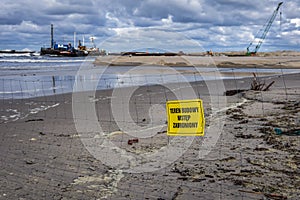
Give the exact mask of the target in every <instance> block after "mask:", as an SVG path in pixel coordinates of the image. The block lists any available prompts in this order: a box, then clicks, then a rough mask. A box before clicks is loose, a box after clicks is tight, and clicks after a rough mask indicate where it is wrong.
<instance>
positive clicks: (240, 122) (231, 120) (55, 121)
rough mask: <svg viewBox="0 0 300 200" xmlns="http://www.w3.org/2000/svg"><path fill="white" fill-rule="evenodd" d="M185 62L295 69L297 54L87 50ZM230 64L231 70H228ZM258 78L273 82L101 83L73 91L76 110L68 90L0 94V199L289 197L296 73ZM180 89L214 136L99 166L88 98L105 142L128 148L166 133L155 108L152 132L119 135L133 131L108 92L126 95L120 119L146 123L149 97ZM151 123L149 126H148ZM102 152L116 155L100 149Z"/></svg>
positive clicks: (293, 187)
mask: <svg viewBox="0 0 300 200" xmlns="http://www.w3.org/2000/svg"><path fill="white" fill-rule="evenodd" d="M212 61H213V62H212ZM190 63H192V64H193V65H195V66H205V67H209V66H211V65H214V64H215V66H217V67H224V68H227V67H228V68H241V67H244V68H251V67H252V68H272V69H273V68H274V69H275V68H279V69H284V68H289V69H299V68H300V59H299V56H281V57H280V56H279V57H272V56H271V57H231V58H230V57H222V56H220V57H214V58H213V59H211V58H210V57H203V58H202V59H195V58H194V57H189V58H186V57H143V58H141V57H129V56H126V57H111V56H107V57H99V58H97V59H96V61H95V67H96V68H97V67H99V65H106V64H109V65H110V66H114V65H124V66H128V65H131V66H135V65H164V66H174V65H175V66H183V67H184V66H190ZM145 73H146V69H145ZM230 73H233V74H234V70H233V71H232V72H230ZM236 75H237V76H238V74H236ZM259 79H260V81H262V82H263V81H265V82H266V83H271V82H272V81H275V82H274V84H273V85H272V86H271V87H270V90H268V91H253V90H250V86H251V83H253V77H252V75H250V76H248V77H246V78H238V79H234V80H233V79H225V80H216V81H213V80H210V81H211V82H209V83H208V82H207V81H206V82H205V81H196V82H191V83H189V84H183V83H167V84H165V86H161V85H159V84H158V85H144V86H140V87H135V89H134V90H133V89H132V88H131V87H124V88H119V89H106V90H99V91H97V92H96V93H95V95H94V94H92V95H91V93H90V92H86V93H85V92H82V93H81V94H80V95H81V97H82V99H79V100H80V101H79V100H78V102H79V104H78V105H82V106H81V107H77V108H76V109H79V110H77V111H79V112H81V114H82V118H80V119H76V117H75V116H74V102H73V99H72V98H74V96H73V95H74V94H72V93H67V94H56V95H52V96H42V97H37V98H26V99H2V100H1V103H0V106H1V110H0V116H1V118H0V130H1V132H0V149H1V151H0V152H1V162H0V174H1V179H0V199H177V200H179V199H298V198H299V196H300V191H299V187H300V170H299V165H300V153H299V152H300V138H299V137H300V133H299V131H300V123H299V118H300V101H299V100H300V74H299V73H292V74H282V73H272V74H259ZM218 81H222V84H224V88H225V92H226V91H238V92H233V93H232V94H230V96H226V95H225V93H222V94H220V93H218V92H215V93H214V92H212V91H210V90H209V88H208V85H209V84H212V85H214V84H217V82H218ZM166 86H167V87H166ZM170 88H171V89H170ZM186 88H190V89H193V90H194V91H195V93H196V94H197V95H198V97H199V98H201V99H202V100H203V104H204V113H205V117H206V129H209V128H210V127H212V126H213V124H214V123H215V122H216V121H222V123H223V125H222V127H221V131H220V132H219V133H218V134H219V135H220V136H219V138H218V139H217V141H216V145H215V146H214V147H213V148H212V149H211V151H210V152H209V154H208V155H206V156H205V157H201V154H202V153H203V151H204V150H205V149H202V147H203V145H202V144H203V142H204V141H203V137H196V138H194V139H193V141H192V143H191V145H190V146H189V148H188V149H187V150H186V151H185V152H184V153H183V154H182V156H180V157H179V158H178V159H176V161H174V162H172V163H170V164H168V165H167V166H166V167H162V168H157V170H156V171H151V172H144V173H133V172H127V171H126V170H125V169H124V168H123V167H112V166H109V165H107V164H106V163H105V162H103V160H99V159H97V158H96V157H95V156H93V154H92V153H91V152H90V151H89V150H88V149H89V148H88V147H87V146H86V144H85V143H84V140H85V139H86V140H88V139H91V140H93V139H95V138H96V137H95V135H93V137H92V138H91V137H90V136H91V133H89V132H88V130H89V129H90V128H91V126H93V124H94V123H96V122H95V121H91V120H90V119H89V117H88V116H85V115H84V114H85V113H88V112H89V108H90V107H89V106H90V105H92V106H94V108H95V110H96V117H97V122H99V123H100V125H101V131H102V132H103V133H105V135H106V136H107V138H108V139H109V140H110V141H111V142H112V144H114V145H115V146H118V147H119V148H121V149H123V150H124V151H126V152H130V153H132V154H134V155H137V156H138V155H141V154H147V153H148V154H152V153H155V152H157V151H159V150H161V149H163V148H165V147H166V146H168V145H169V144H170V140H171V141H172V140H173V138H170V137H169V136H167V134H166V130H167V124H166V116H165V114H164V113H163V112H162V113H157V115H158V116H159V119H158V120H157V121H155V123H157V124H158V125H161V127H160V128H159V131H157V129H155V130H156V132H154V133H153V136H151V137H149V138H138V142H136V143H134V144H129V143H128V141H129V140H131V139H135V138H137V137H133V136H131V135H130V134H128V133H125V132H124V131H122V130H120V127H118V121H117V119H116V117H114V116H113V110H112V103H113V102H119V103H120V102H122V99H119V101H115V100H114V99H113V96H114V92H116V90H118V91H119V92H121V94H123V95H124V96H123V97H124V99H125V97H126V95H130V98H129V110H130V115H131V118H132V119H133V121H134V123H135V124H130V123H131V122H127V121H126V120H124V121H121V122H122V123H124V124H126V125H127V126H133V125H137V126H139V127H145V126H150V127H151V123H152V122H151V121H150V118H151V115H150V114H149V113H150V112H149V110H151V109H153V106H161V107H163V108H164V107H165V104H166V101H167V100H172V99H175V98H176V96H175V95H174V91H177V94H181V95H182V97H183V98H189V96H188V94H187V93H185V91H186ZM132 90H133V91H134V92H133V93H131V91H132ZM223 92H224V91H223ZM212 96H213V97H214V98H216V99H222V98H225V99H226V102H225V103H226V105H225V107H224V109H223V107H221V108H222V109H221V108H220V110H218V111H215V110H214V109H212V102H211V99H212ZM78 102H77V103H78ZM220 102H221V100H220ZM123 103H124V102H123ZM122 105H123V104H122ZM122 105H121V106H122ZM124 105H127V104H126V103H124ZM85 106H86V107H85ZM121 119H125V118H121ZM76 120H81V121H83V122H85V123H86V125H87V132H86V133H84V132H79V131H78V129H77V128H76V125H75V122H76ZM155 123H154V125H153V126H156V125H157V124H155ZM211 133H212V132H211ZM85 134H86V135H85ZM99 137H101V136H99ZM207 138H208V139H209V138H210V136H209V135H208V137H207ZM98 139H99V138H98ZM183 140H184V138H183ZM99 145H100V146H101V143H99ZM100 146H98V147H95V146H94V147H93V148H95V149H97V148H100ZM120 156H122V155H120ZM165 156H168V155H165ZM106 158H107V159H108V160H109V159H112V160H113V159H119V158H115V157H113V156H112V155H109V154H108V155H106ZM159 159H161V160H163V159H164V157H159ZM120 160H121V159H120ZM120 162H121V161H120ZM153 163H155V161H153ZM129 165H130V164H129Z"/></svg>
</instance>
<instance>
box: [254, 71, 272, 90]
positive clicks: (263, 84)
mask: <svg viewBox="0 0 300 200" xmlns="http://www.w3.org/2000/svg"><path fill="white" fill-rule="evenodd" d="M274 83H275V81H272V82H271V83H269V84H268V85H266V81H263V82H261V81H260V80H258V79H257V76H256V74H255V73H253V81H252V83H251V88H250V90H255V91H268V90H269V89H270V87H271V86H272V85H273V84H274Z"/></svg>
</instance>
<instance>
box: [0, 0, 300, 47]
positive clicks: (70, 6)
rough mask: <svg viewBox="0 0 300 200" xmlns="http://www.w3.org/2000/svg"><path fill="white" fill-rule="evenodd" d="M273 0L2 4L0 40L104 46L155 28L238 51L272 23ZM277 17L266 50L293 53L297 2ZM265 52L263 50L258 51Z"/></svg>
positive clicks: (99, 0) (299, 24)
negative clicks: (86, 41) (80, 40)
mask: <svg viewBox="0 0 300 200" xmlns="http://www.w3.org/2000/svg"><path fill="white" fill-rule="evenodd" d="M278 3H279V1H277V0H265V1H261V0H252V1H240V0H164V1H161V0H143V1H139V0H110V1H105V0H84V1H83V0H62V1H58V0H22V1H21V0H15V1H11V0H2V2H1V4H2V6H1V7H0V28H1V33H0V40H1V46H0V49H3V48H23V47H27V46H34V45H33V44H35V48H36V49H38V48H39V47H40V46H41V45H43V44H48V43H49V32H50V24H51V23H53V24H54V27H55V37H56V38H57V40H63V39H62V38H68V40H71V39H72V35H73V33H74V32H76V33H77V35H78V37H81V36H82V35H86V36H87V37H89V36H92V35H93V36H96V37H97V38H98V39H99V40H100V39H101V40H104V39H106V38H108V37H110V36H113V35H115V34H122V33H123V32H124V31H126V30H132V29H137V28H157V29H160V30H167V31H173V32H177V33H181V34H184V35H185V36H188V37H189V38H192V39H195V40H197V41H199V42H201V43H202V44H203V45H204V46H207V47H209V48H216V49H229V48H232V49H235V50H241V49H244V48H245V46H246V45H247V44H248V43H249V42H250V41H251V40H252V39H253V37H254V35H255V34H256V33H257V31H258V30H259V29H260V28H261V27H262V25H263V24H264V23H265V22H266V21H267V20H268V19H269V18H270V17H271V15H272V13H273V11H274V9H275V8H276V6H277V4H278ZM281 11H282V16H281V17H282V22H281V26H280V23H279V15H278V16H277V18H276V20H275V22H274V24H273V26H272V27H271V30H270V33H269V34H268V36H267V40H266V44H265V47H268V45H269V46H271V45H273V48H274V49H276V45H278V47H282V46H285V47H286V46H287V47H290V48H293V49H295V48H297V46H296V45H299V43H300V41H299V38H300V33H299V27H300V19H299V18H300V17H299V13H300V2H299V1H293V0H287V1H284V4H283V6H282V8H281ZM122 31H123V32H122ZM262 47H264V45H263V46H262Z"/></svg>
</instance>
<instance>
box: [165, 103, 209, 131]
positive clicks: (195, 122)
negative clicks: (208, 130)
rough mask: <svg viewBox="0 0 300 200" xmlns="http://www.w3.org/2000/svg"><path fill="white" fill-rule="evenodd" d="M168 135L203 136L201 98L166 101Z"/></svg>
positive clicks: (203, 121)
mask: <svg viewBox="0 0 300 200" xmlns="http://www.w3.org/2000/svg"><path fill="white" fill-rule="evenodd" d="M167 115H168V116H167V117H168V135H172V136H204V126H205V119H204V111H203V106H202V100H201V99H194V100H176V101H168V102H167Z"/></svg>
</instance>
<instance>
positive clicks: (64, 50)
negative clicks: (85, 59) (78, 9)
mask: <svg viewBox="0 0 300 200" xmlns="http://www.w3.org/2000/svg"><path fill="white" fill-rule="evenodd" d="M53 35H54V34H53V24H51V38H50V47H49V48H45V47H41V50H40V55H50V56H51V55H52V56H66V57H79V56H88V55H91V56H98V55H103V53H105V52H103V51H99V49H98V48H96V46H95V44H94V41H93V40H92V42H93V44H94V47H93V48H86V46H84V45H83V46H82V45H81V41H80V40H79V42H78V48H75V47H74V46H72V44H71V43H68V44H56V42H54V39H53V38H54V37H53ZM75 41H76V40H75V34H74V45H75Z"/></svg>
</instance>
